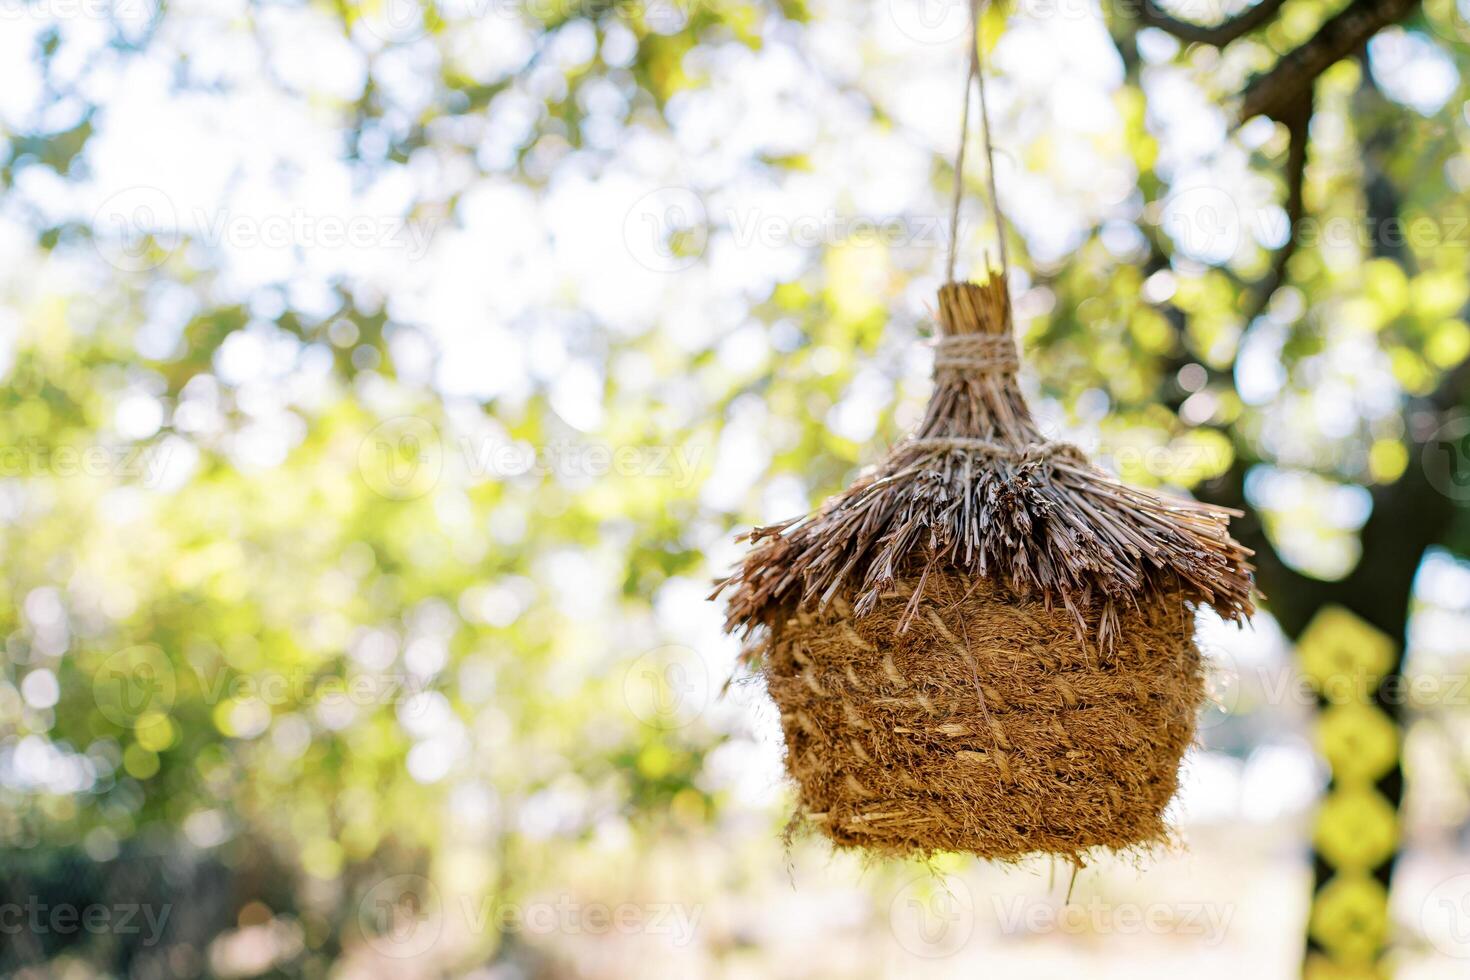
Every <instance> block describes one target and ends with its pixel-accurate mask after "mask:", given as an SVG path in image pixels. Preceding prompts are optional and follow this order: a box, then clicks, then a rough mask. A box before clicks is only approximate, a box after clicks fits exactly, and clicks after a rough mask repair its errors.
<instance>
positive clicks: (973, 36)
mask: <svg viewBox="0 0 1470 980" xmlns="http://www.w3.org/2000/svg"><path fill="white" fill-rule="evenodd" d="M980 4H981V0H970V25H969V26H970V68H969V71H968V72H966V74H965V98H964V101H963V103H962V105H961V108H960V145H959V148H958V149H957V150H955V157H954V199H953V201H952V202H951V205H950V212H949V263H948V266H947V268H946V271H945V277H944V278H945V281H946V282H954V264H955V256H956V253H957V252H958V250H959V240H960V201H961V200H962V199H963V197H964V192H965V144H966V143H967V142H969V135H970V133H969V129H970V83H971V82H974V83H975V87H976V88H978V89H979V90H980V134H981V137H982V139H983V141H984V146H985V170H986V186H987V189H988V191H989V193H990V213H991V214H992V215H994V216H995V237H996V239H997V244H998V246H999V249H1000V271H1001V274H1002V275H1006V274H1007V273H1008V272H1009V268H1010V266H1009V262H1008V260H1007V258H1006V229H1005V216H1004V215H1003V214H1002V213H1001V210H1000V195H999V194H997V193H996V189H995V148H994V147H993V146H992V145H991V142H990V107H989V106H988V105H987V104H986V100H985V70H984V66H983V65H981V63H980Z"/></svg>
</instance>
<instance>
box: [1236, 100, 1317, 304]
mask: <svg viewBox="0 0 1470 980" xmlns="http://www.w3.org/2000/svg"><path fill="white" fill-rule="evenodd" d="M1311 123H1312V93H1311V90H1310V89H1309V90H1308V91H1307V98H1306V101H1305V103H1304V104H1303V105H1302V106H1300V107H1299V109H1298V111H1297V112H1296V113H1295V114H1294V115H1293V116H1292V118H1291V120H1290V121H1289V122H1287V124H1286V128H1287V131H1288V132H1289V133H1290V134H1291V143H1290V144H1289V145H1288V146H1287V150H1286V173H1285V174H1284V175H1283V176H1284V177H1285V179H1286V241H1285V242H1284V243H1282V245H1281V247H1280V248H1278V249H1277V250H1276V254H1275V255H1273V256H1272V257H1271V268H1270V269H1269V270H1267V272H1266V274H1265V275H1264V276H1262V277H1261V280H1260V282H1259V283H1257V284H1256V287H1255V290H1254V293H1255V295H1254V296H1253V297H1252V298H1251V301H1250V305H1249V306H1248V307H1247V308H1246V311H1245V322H1246V325H1247V326H1249V324H1250V322H1251V321H1252V320H1254V319H1255V318H1256V317H1258V316H1260V315H1261V314H1262V313H1263V312H1265V310H1266V306H1267V304H1269V303H1270V302H1271V297H1272V296H1273V295H1274V294H1275V293H1276V290H1278V289H1280V288H1281V287H1282V285H1284V284H1285V282H1286V263H1287V262H1289V261H1291V257H1292V256H1293V255H1294V254H1296V247H1297V241H1298V238H1299V235H1300V231H1301V229H1300V225H1301V223H1302V219H1303V218H1304V217H1306V213H1307V208H1306V203H1305V200H1304V194H1303V185H1304V184H1305V183H1306V177H1307V143H1308V142H1309V139H1310V135H1309V134H1310V130H1311Z"/></svg>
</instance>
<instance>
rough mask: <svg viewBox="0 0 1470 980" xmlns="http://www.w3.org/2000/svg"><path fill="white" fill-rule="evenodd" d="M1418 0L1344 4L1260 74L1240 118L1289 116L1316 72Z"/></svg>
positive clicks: (1404, 13) (1246, 96)
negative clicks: (1314, 32)
mask: <svg viewBox="0 0 1470 980" xmlns="http://www.w3.org/2000/svg"><path fill="white" fill-rule="evenodd" d="M1419 2H1420V0H1355V2H1354V3H1353V4H1352V5H1350V6H1349V7H1348V8H1347V9H1345V10H1343V11H1342V12H1341V13H1339V14H1338V15H1337V16H1336V17H1333V18H1332V19H1331V20H1329V21H1327V23H1325V24H1323V25H1322V27H1321V28H1320V29H1319V30H1318V31H1317V33H1316V34H1314V35H1312V39H1311V40H1310V41H1307V42H1306V43H1305V44H1303V45H1301V46H1300V47H1298V48H1296V49H1295V50H1293V51H1291V52H1290V53H1288V54H1285V55H1283V56H1282V57H1281V60H1280V61H1278V62H1276V65H1275V67H1273V68H1272V69H1271V70H1270V71H1268V72H1266V74H1264V75H1258V76H1257V77H1256V78H1255V79H1253V80H1252V81H1251V82H1250V84H1248V85H1247V86H1246V87H1245V91H1244V92H1243V93H1242V94H1241V104H1240V121H1241V122H1244V121H1246V120H1247V119H1251V118H1253V117H1255V116H1266V117H1268V118H1270V119H1275V120H1278V121H1280V122H1289V120H1290V119H1291V118H1292V117H1293V116H1294V115H1295V114H1296V113H1298V112H1300V106H1301V105H1302V103H1303V102H1305V101H1307V100H1309V99H1310V98H1311V93H1312V85H1313V83H1314V82H1316V80H1317V76H1318V75H1320V74H1322V73H1323V72H1324V71H1326V70H1327V69H1328V68H1331V67H1332V66H1333V65H1335V64H1337V63H1338V62H1339V61H1341V60H1342V59H1343V58H1346V57H1348V56H1349V55H1351V54H1353V53H1354V52H1355V51H1358V50H1359V49H1361V48H1362V47H1363V45H1365V44H1367V43H1368V40H1369V38H1371V37H1372V36H1373V35H1374V34H1377V33H1378V32H1379V31H1380V30H1382V29H1383V28H1385V27H1387V26H1388V25H1390V24H1396V23H1398V22H1399V21H1401V20H1403V19H1404V18H1405V17H1407V16H1409V14H1410V13H1412V12H1413V11H1414V10H1415V9H1417V8H1418V6H1419Z"/></svg>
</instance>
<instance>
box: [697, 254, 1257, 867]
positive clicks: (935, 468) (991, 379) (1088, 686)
mask: <svg viewBox="0 0 1470 980" xmlns="http://www.w3.org/2000/svg"><path fill="white" fill-rule="evenodd" d="M1008 310H1009V305H1008V301H1007V297H1006V285H1005V280H1004V279H1003V278H1001V277H996V278H992V279H990V280H989V281H988V282H986V283H985V284H984V285H975V284H972V283H951V284H949V285H947V286H945V287H944V288H943V289H942V290H941V291H940V294H939V325H940V329H941V331H942V332H941V334H940V336H939V338H938V340H937V345H936V353H935V364H934V373H935V388H934V394H933V396H932V398H931V400H930V402H929V408H928V411H927V413H926V415H925V418H924V421H923V423H922V424H921V425H920V426H919V428H918V429H917V430H916V431H915V432H914V433H913V434H912V435H911V436H910V437H909V438H907V439H905V440H904V441H902V442H900V443H899V444H898V445H897V446H895V447H894V448H893V450H892V451H891V452H890V453H889V454H888V457H887V458H886V459H885V460H883V462H882V463H880V464H879V465H878V466H877V468H876V469H875V470H874V471H873V472H871V473H869V474H868V475H866V476H864V477H863V478H861V479H860V480H858V482H856V483H855V484H853V485H852V486H851V487H849V488H848V489H847V490H846V491H844V492H843V493H841V494H839V495H838V496H836V497H834V498H832V499H831V500H828V501H827V503H826V504H825V505H824V506H823V507H822V508H821V509H820V510H819V511H817V512H816V513H815V514H812V515H810V516H808V517H805V518H801V519H799V520H796V521H791V522H788V523H785V524H779V525H775V526H772V527H764V528H759V529H757V530H756V531H754V532H753V533H752V534H751V535H750V539H751V541H752V542H753V543H754V548H753V549H752V551H751V552H750V554H749V556H748V557H747V558H746V559H745V561H744V563H743V564H742V565H741V567H740V568H739V569H738V570H737V571H736V573H735V574H734V575H733V576H731V577H730V578H729V579H727V580H726V581H725V582H724V583H722V585H721V588H722V589H723V588H728V589H729V592H730V597H729V623H728V625H729V627H730V628H731V629H740V630H745V631H747V632H748V633H749V634H750V635H751V637H752V638H753V639H754V640H755V643H754V644H753V645H752V648H751V649H752V652H753V654H754V655H755V656H756V657H758V660H759V665H760V667H761V670H762V671H763V673H764V676H765V679H766V683H767V685H768V688H769V690H770V693H771V696H772V698H773V699H774V700H775V702H776V704H777V706H778V707H779V708H780V712H781V724H782V728H783V730H784V732H785V736H786V765H787V769H788V771H789V773H790V774H791V776H792V777H793V778H794V779H795V781H796V784H797V786H798V789H799V805H800V814H799V816H800V817H802V818H804V819H805V820H807V821H809V822H811V823H813V824H815V825H816V826H817V827H819V828H820V829H821V830H822V831H824V832H825V833H826V834H827V835H828V836H829V837H831V838H832V840H833V841H835V842H836V843H837V844H839V845H842V846H858V847H863V848H867V849H869V850H872V851H876V852H881V853H885V854H897V855H907V854H927V853H930V852H933V851H968V852H971V853H974V854H977V855H980V856H981V857H985V858H991V859H999V860H1015V859H1018V858H1020V857H1022V856H1025V855H1027V854H1032V853H1050V854H1058V855H1065V856H1067V857H1069V858H1072V859H1074V860H1078V861H1080V859H1081V855H1082V853H1083V852H1085V851H1087V850H1088V849H1090V848H1093V847H1098V846H1103V847H1108V848H1113V849H1124V848H1129V847H1133V846H1137V845H1147V844H1150V843H1154V842H1158V841H1160V840H1162V839H1163V838H1164V836H1165V826H1164V822H1163V813H1164V808H1165V806H1166V805H1167V804H1168V802H1169V800H1170V798H1171V797H1172V796H1173V795H1174V791H1175V788H1176V785H1177V772H1178V768H1179V763H1180V761H1181V759H1182V757H1183V755H1184V751H1185V749H1186V748H1187V747H1188V746H1189V744H1190V742H1191V741H1192V740H1193V736H1194V729H1195V713H1196V710H1197V709H1198V707H1199V706H1200V704H1201V702H1202V700H1203V698H1204V684H1203V679H1202V674H1201V667H1200V655H1199V651H1198V649H1197V648H1196V646H1195V642H1194V620H1195V617H1194V609H1195V608H1196V607H1197V606H1200V605H1210V606H1213V607H1214V608H1215V609H1216V610H1217V611H1218V612H1219V613H1220V614H1221V615H1222V616H1225V617H1229V618H1241V617H1244V616H1246V615H1248V614H1249V613H1250V611H1251V600H1250V590H1251V582H1250V567H1249V565H1248V564H1247V563H1246V559H1247V557H1248V555H1249V552H1248V551H1246V550H1245V549H1244V548H1242V547H1241V546H1240V545H1239V544H1237V543H1235V542H1234V541H1233V540H1232V539H1231V538H1230V536H1229V534H1228V532H1227V520H1228V512H1227V511H1223V510H1221V509H1218V508H1214V507H1210V506H1207V505H1204V504H1200V503H1196V502H1193V501H1189V500H1184V499H1179V500H1174V499H1168V498H1165V497H1162V496H1159V495H1156V494H1154V493H1150V492H1148V491H1145V490H1140V489H1136V488H1133V487H1129V486H1126V485H1123V484H1121V483H1119V482H1118V481H1117V480H1115V479H1114V478H1112V477H1111V476H1109V475H1108V474H1106V473H1105V472H1103V471H1102V470H1099V469H1098V468H1096V467H1094V466H1092V465H1091V464H1089V463H1088V462H1087V460H1086V459H1085V458H1084V457H1083V455H1082V454H1081V452H1080V451H1078V450H1077V449H1076V448H1075V447H1073V446H1070V445H1066V444H1064V443H1056V442H1047V441H1046V440H1044V439H1043V438H1042V436H1041V433H1040V432H1039V431H1038V430H1037V428H1036V426H1035V424H1034V423H1033V421H1032V419H1031V414H1030V412H1029V411H1028V410H1027V408H1026V404H1025V401H1024V400H1023V398H1022V396H1021V393H1020V390H1019V388H1018V387H1017V384H1016V368H1017V360H1016V353H1015V345H1014V341H1013V339H1012V337H1011V332H1010V322H1009V317H1008Z"/></svg>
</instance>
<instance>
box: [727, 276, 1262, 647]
mask: <svg viewBox="0 0 1470 980" xmlns="http://www.w3.org/2000/svg"><path fill="white" fill-rule="evenodd" d="M939 322H940V337H939V338H938V341H937V350H936V358H935V388H934V393H933V396H932V397H931V399H930V401H929V407H928V410H927V412H926V414H925V417H924V420H923V422H922V424H920V425H919V427H918V428H917V429H916V430H915V431H914V432H913V433H912V434H911V435H910V436H909V437H908V438H907V439H905V440H903V441H902V442H900V443H898V444H897V445H896V446H894V447H893V449H892V450H891V451H890V452H889V454H888V456H887V458H885V459H884V460H883V461H882V462H881V463H879V464H878V465H877V466H876V467H875V468H873V469H872V470H871V471H870V472H868V473H866V474H865V475H864V476H862V477H861V478H860V479H859V480H858V481H857V482H856V483H854V484H853V485H852V486H850V487H848V488H847V489H846V490H844V491H843V492H842V493H840V494H838V495H836V496H834V497H832V498H831V499H829V500H828V501H827V502H826V503H825V504H824V505H823V506H822V507H821V509H820V510H818V511H817V512H816V513H814V514H810V515H808V516H806V517H801V518H796V519H793V520H790V521H785V522H783V523H780V524H775V525H771V526H767V527H761V528H757V529H755V530H754V531H752V532H751V533H750V534H749V535H748V536H747V537H748V538H749V540H750V541H751V542H752V543H753V545H754V547H753V548H752V550H751V552H750V553H749V555H748V556H747V557H746V558H745V560H744V562H743V563H742V564H741V565H740V567H739V568H738V569H737V570H736V571H735V572H734V573H733V574H732V575H731V576H730V577H729V578H727V579H726V580H724V581H723V582H721V583H720V584H719V586H718V588H717V589H716V593H715V594H716V595H718V594H720V592H722V591H728V596H729V619H728V624H727V626H728V628H730V629H732V630H733V629H741V630H745V631H749V630H750V629H752V628H754V627H756V626H758V625H761V624H768V623H770V622H772V621H773V620H774V619H775V617H778V616H786V615H789V614H790V613H791V612H792V611H795V610H798V609H807V610H810V609H817V608H822V607H825V606H826V604H828V603H829V602H830V601H831V600H832V599H833V598H836V597H841V598H844V599H845V600H849V601H851V602H852V603H853V605H854V609H855V613H856V615H858V616H859V617H861V616H862V615H863V614H864V613H866V612H869V611H871V610H872V609H873V608H874V606H875V604H876V603H877V600H878V597H879V596H880V595H881V594H883V593H884V592H887V591H890V590H891V589H892V588H893V585H894V583H895V581H896V580H897V579H898V578H899V577H900V576H902V577H904V578H906V579H915V578H917V580H918V582H919V588H917V589H916V590H915V591H914V593H913V598H912V600H911V603H910V614H912V612H913V611H916V610H917V609H918V607H919V603H920V600H921V599H922V597H923V594H924V582H925V581H926V580H928V579H929V577H930V576H932V575H936V574H945V573H946V572H949V571H952V570H953V571H960V572H964V573H968V574H971V575H975V576H980V577H982V578H984V579H986V580H988V581H990V582H992V583H994V584H999V585H1002V586H1004V587H1006V588H1008V589H1010V590H1011V591H1012V592H1014V593H1016V594H1018V595H1025V596H1030V597H1038V596H1039V597H1041V598H1042V599H1044V600H1045V601H1046V602H1048V603H1058V604H1061V605H1063V606H1065V607H1066V608H1068V609H1069V610H1071V611H1072V612H1073V613H1074V614H1076V615H1077V617H1078V622H1079V623H1081V622H1082V611H1083V610H1091V611H1093V612H1096V611H1098V610H1102V613H1103V615H1102V618H1101V620H1100V626H1099V627H1095V628H1098V629H1099V631H1100V633H1101V637H1100V638H1099V639H1100V640H1101V641H1102V642H1103V643H1104V644H1110V643H1111V641H1112V639H1113V638H1114V637H1113V634H1114V633H1115V632H1116V626H1117V616H1116V612H1115V611H1116V610H1118V609H1119V608H1120V607H1121V606H1123V605H1133V604H1136V603H1138V602H1140V601H1146V600H1147V599H1148V598H1149V597H1151V596H1156V595H1161V594H1163V593H1165V592H1172V593H1174V594H1178V593H1180V592H1182V593H1183V594H1184V595H1185V596H1186V597H1188V598H1189V599H1190V600H1192V601H1194V602H1197V603H1201V604H1205V605H1209V606H1212V607H1214V609H1215V610H1216V611H1218V612H1219V613H1220V615H1222V616H1224V617H1226V618H1228V619H1243V618H1244V617H1246V616H1248V615H1249V614H1250V613H1251V611H1252V604H1251V566H1250V564H1249V562H1248V559H1249V557H1250V555H1251V552H1250V551H1249V550H1248V549H1246V548H1244V547H1242V546H1241V545H1240V544H1239V543H1237V542H1236V541H1235V540H1234V539H1232V538H1231V537H1230V534H1229V531H1228V524H1229V519H1230V517H1231V516H1232V515H1235V516H1238V514H1237V513H1236V512H1233V511H1230V510H1226V509H1224V508H1220V507H1214V506H1210V505H1208V504H1203V503H1200V502H1198V501H1194V500H1190V499H1186V498H1181V497H1173V496H1164V495H1161V494H1158V493H1154V492H1152V491H1149V490H1143V489H1139V488H1136V487H1130V486H1127V485H1125V484H1123V483H1120V482H1119V481H1118V480H1117V479H1116V478H1114V477H1113V476H1111V475H1110V474H1108V473H1106V472H1104V471H1103V470H1101V469H1099V468H1098V467H1096V466H1093V465H1092V464H1091V463H1089V462H1088V461H1087V459H1086V457H1085V456H1083V454H1082V453H1081V451H1080V450H1078V449H1077V448H1076V447H1074V446H1070V445H1066V444H1064V443H1055V442H1048V441H1047V440H1046V439H1044V438H1043V437H1042V434H1041V432H1040V431H1039V430H1038V429H1037V427H1036V424H1035V423H1034V422H1033V420H1032V418H1031V413H1030V411H1029V410H1028V409H1027V407H1026V403H1025V400H1024V399H1023V398H1022V395H1021V391H1020V388H1019V387H1018V386H1017V383H1016V376H1015V370H1016V357H1015V345H1014V340H1013V339H1012V336H1011V330H1010V326H1011V325H1010V305H1009V301H1008V296H1007V291H1006V283H1005V279H1004V277H1002V276H995V277H993V278H990V279H989V280H988V281H987V282H986V283H985V284H983V285H977V284H974V283H950V284H948V285H946V286H945V287H943V288H942V289H941V290H940V293H939ZM907 621H908V618H907V617H906V619H905V624H906V623H907Z"/></svg>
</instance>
